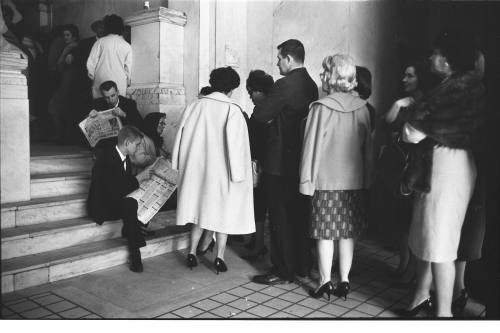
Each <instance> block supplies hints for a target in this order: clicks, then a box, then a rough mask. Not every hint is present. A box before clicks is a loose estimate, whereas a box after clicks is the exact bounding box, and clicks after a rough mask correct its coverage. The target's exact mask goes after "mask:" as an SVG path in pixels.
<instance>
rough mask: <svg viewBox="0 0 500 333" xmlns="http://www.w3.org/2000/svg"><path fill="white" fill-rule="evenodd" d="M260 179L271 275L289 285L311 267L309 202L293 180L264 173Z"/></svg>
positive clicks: (294, 179) (294, 178) (296, 181)
mask: <svg viewBox="0 0 500 333" xmlns="http://www.w3.org/2000/svg"><path fill="white" fill-rule="evenodd" d="M263 177H264V184H265V194H266V198H267V204H268V209H269V221H270V227H271V262H272V264H273V273H274V274H276V275H278V276H279V277H280V278H282V279H284V280H289V281H292V280H293V279H294V277H295V275H299V276H305V275H307V274H308V273H309V271H310V269H311V266H312V263H311V244H312V242H311V239H310V238H309V210H310V198H309V197H307V196H303V195H301V194H300V193H299V180H298V179H297V178H296V177H287V176H274V175H269V174H265V173H264V175H263Z"/></svg>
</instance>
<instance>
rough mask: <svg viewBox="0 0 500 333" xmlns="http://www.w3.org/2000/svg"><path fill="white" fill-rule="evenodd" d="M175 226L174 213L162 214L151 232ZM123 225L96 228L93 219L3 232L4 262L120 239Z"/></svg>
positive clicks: (153, 223) (106, 224)
mask: <svg viewBox="0 0 500 333" xmlns="http://www.w3.org/2000/svg"><path fill="white" fill-rule="evenodd" d="M171 225H175V211H165V212H159V213H158V214H156V216H155V217H154V218H153V219H152V220H151V221H150V224H149V227H148V230H158V229H162V228H165V227H167V226H171ZM121 229H122V221H121V220H116V221H106V222H104V224H102V225H98V224H96V223H95V222H94V221H92V220H91V219H90V218H79V219H71V220H62V221H56V222H46V223H39V224H34V225H27V226H21V227H16V228H8V229H2V231H1V235H2V260H6V259H11V258H15V257H22V256H27V255H31V254H36V253H42V252H47V251H53V250H57V249H62V248H65V247H69V246H75V245H79V244H84V243H90V242H96V241H100V240H105V239H112V238H117V237H120V236H121Z"/></svg>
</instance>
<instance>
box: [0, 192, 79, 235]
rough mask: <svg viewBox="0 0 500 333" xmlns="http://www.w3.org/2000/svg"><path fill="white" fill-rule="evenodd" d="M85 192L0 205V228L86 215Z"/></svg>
mask: <svg viewBox="0 0 500 333" xmlns="http://www.w3.org/2000/svg"><path fill="white" fill-rule="evenodd" d="M86 205H87V194H85V193H82V194H73V195H64V196H56V197H48V198H38V199H32V200H29V201H21V202H12V203H5V204H2V205H1V209H2V213H1V214H2V215H1V217H2V223H1V229H6V228H13V227H20V226H25V225H33V224H38V223H45V222H52V221H60V220H66V219H76V218H79V217H84V216H87V207H86Z"/></svg>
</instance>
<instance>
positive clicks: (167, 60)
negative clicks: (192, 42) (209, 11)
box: [125, 7, 187, 151]
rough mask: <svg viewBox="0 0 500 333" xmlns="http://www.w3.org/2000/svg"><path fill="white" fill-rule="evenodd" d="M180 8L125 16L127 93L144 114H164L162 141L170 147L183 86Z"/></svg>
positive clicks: (183, 97) (182, 16)
mask: <svg viewBox="0 0 500 333" xmlns="http://www.w3.org/2000/svg"><path fill="white" fill-rule="evenodd" d="M186 22H187V18H186V15H185V14H184V13H183V12H180V11H177V10H173V9H169V8H164V7H159V8H154V9H148V10H143V11H141V12H139V13H137V14H136V15H133V16H130V17H127V18H126V19H125V24H128V25H130V26H131V42H132V54H133V60H132V76H131V86H130V87H129V88H128V89H127V96H129V97H130V98H132V99H134V100H135V101H136V102H137V107H138V109H139V111H140V112H141V115H142V116H143V117H144V116H145V115H147V114H148V113H150V112H163V113H165V114H167V126H166V128H165V143H166V146H167V150H170V151H171V147H172V145H173V141H174V139H175V134H176V132H177V128H178V123H179V120H180V115H181V112H182V110H183V109H184V107H185V105H186V94H185V89H184V66H183V63H184V26H185V25H186Z"/></svg>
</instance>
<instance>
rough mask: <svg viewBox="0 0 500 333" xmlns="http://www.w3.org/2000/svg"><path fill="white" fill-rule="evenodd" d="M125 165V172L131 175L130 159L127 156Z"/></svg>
mask: <svg viewBox="0 0 500 333" xmlns="http://www.w3.org/2000/svg"><path fill="white" fill-rule="evenodd" d="M123 164H124V166H125V172H126V173H130V158H129V157H128V156H127V157H125V160H124V161H123Z"/></svg>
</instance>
